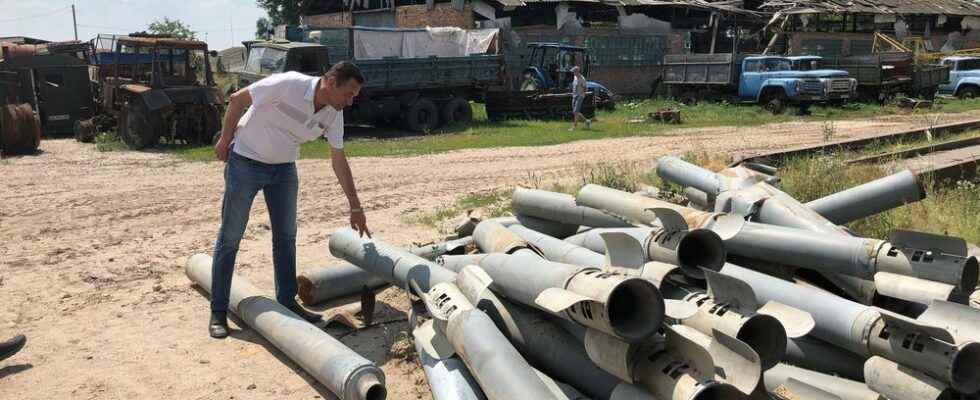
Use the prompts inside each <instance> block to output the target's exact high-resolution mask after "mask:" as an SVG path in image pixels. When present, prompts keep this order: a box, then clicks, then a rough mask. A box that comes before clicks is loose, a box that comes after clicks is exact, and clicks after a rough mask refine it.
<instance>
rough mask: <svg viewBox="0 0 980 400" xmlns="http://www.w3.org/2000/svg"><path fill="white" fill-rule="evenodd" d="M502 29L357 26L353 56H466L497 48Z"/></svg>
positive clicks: (361, 57)
mask: <svg viewBox="0 0 980 400" xmlns="http://www.w3.org/2000/svg"><path fill="white" fill-rule="evenodd" d="M499 31H500V30H499V29H474V30H464V29H460V28H425V29H411V30H383V29H356V28H355V29H354V58H355V59H360V60H368V59H378V58H384V57H400V58H425V57H431V56H436V57H464V56H468V55H471V54H484V53H488V52H493V51H495V50H496V46H494V40H495V39H496V37H497V33H498V32H499Z"/></svg>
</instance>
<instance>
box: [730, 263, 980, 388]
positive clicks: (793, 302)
mask: <svg viewBox="0 0 980 400" xmlns="http://www.w3.org/2000/svg"><path fill="white" fill-rule="evenodd" d="M721 273H722V274H725V275H729V276H733V277H736V278H738V279H740V280H742V281H744V282H745V283H748V284H749V285H750V286H751V287H752V289H753V290H754V291H755V294H756V297H757V299H758V300H759V301H760V302H761V301H769V300H775V301H779V302H781V303H784V304H787V305H790V306H793V307H796V308H799V309H802V310H805V311H807V312H809V313H810V314H811V315H812V316H813V318H814V320H815V321H816V326H815V328H814V330H813V332H812V334H813V335H814V336H816V337H817V338H819V339H823V340H825V341H827V342H830V343H832V344H835V345H837V346H840V347H843V348H845V349H848V350H850V351H852V352H854V353H856V354H858V355H862V356H876V355H877V356H882V357H885V358H887V359H889V360H891V361H894V362H898V363H900V364H902V365H904V366H908V367H913V368H916V369H918V370H919V371H921V372H923V373H925V374H927V375H929V376H931V377H933V378H935V379H938V380H940V381H942V382H945V383H948V384H950V385H951V386H952V387H953V388H954V389H956V390H958V391H960V392H963V393H966V394H971V393H975V392H977V391H978V390H980V369H977V368H976V365H978V364H980V343H978V342H965V343H962V344H957V343H956V340H955V339H954V338H953V335H951V334H950V333H949V332H948V331H946V330H945V329H943V328H940V327H935V326H931V325H926V324H923V323H921V322H919V321H916V320H912V319H909V318H906V317H902V316H899V315H896V314H893V313H890V312H887V311H885V310H881V309H877V308H873V307H867V306H864V305H861V304H858V303H854V302H852V301H849V300H846V299H843V298H840V297H837V296H834V295H832V294H829V293H826V292H823V291H820V290H816V289H813V288H809V287H805V286H801V285H797V284H793V283H790V282H786V281H783V280H780V279H776V278H773V277H770V276H768V275H765V274H761V273H758V272H755V271H752V270H749V269H745V268H741V267H739V266H737V265H733V264H726V265H725V267H724V268H722V270H721ZM865 374H867V370H865ZM865 377H866V378H868V377H867V375H866V376H865Z"/></svg>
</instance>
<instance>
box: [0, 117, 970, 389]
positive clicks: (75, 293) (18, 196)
mask: <svg viewBox="0 0 980 400" xmlns="http://www.w3.org/2000/svg"><path fill="white" fill-rule="evenodd" d="M974 118H980V110H978V111H972V112H969V113H961V114H942V115H940V116H939V118H938V121H935V120H933V119H930V118H926V117H923V116H921V115H919V116H890V117H882V118H878V119H868V120H856V121H838V122H835V123H834V124H833V131H832V134H833V139H845V138H849V137H859V136H867V135H873V134H880V133H884V132H888V131H899V130H905V129H913V128H921V127H926V126H929V124H930V122H931V123H940V124H941V123H951V122H958V121H965V120H969V119H974ZM827 133H828V132H827V125H825V124H824V123H823V122H821V121H814V122H793V123H783V124H776V125H767V126H762V127H753V128H738V129H736V128H730V127H729V128H726V127H719V128H706V129H681V130H676V131H673V132H672V133H671V135H669V136H661V137H642V138H625V139H604V140H592V141H580V142H573V143H567V144H562V145H556V146H546V147H525V148H498V149H480V150H462V151H455V152H450V153H443V154H435V155H425V156H416V157H404V158H392V157H388V158H354V159H352V160H351V164H352V168H353V170H354V175H355V177H356V181H357V184H358V187H359V191H360V197H361V201H362V203H363V204H364V206H365V207H366V208H367V210H368V214H367V215H368V223H369V225H370V226H371V228H372V230H373V231H374V233H375V236H376V237H378V238H380V239H382V240H385V241H387V242H390V243H393V244H397V245H409V244H411V243H412V242H420V241H426V240H433V239H436V238H437V237H438V236H439V233H438V232H436V230H435V229H433V228H430V227H425V226H420V225H413V224H410V223H408V222H405V221H406V219H407V218H406V217H408V216H411V215H416V214H418V213H423V212H431V211H432V210H433V209H434V208H435V207H438V206H441V205H448V204H451V203H452V202H453V201H454V200H455V199H457V198H458V197H460V196H462V195H464V194H466V193H470V192H477V191H485V190H491V189H508V188H511V187H513V186H514V185H518V184H526V183H528V182H530V181H533V182H540V183H542V184H549V183H552V182H557V181H571V180H574V179H577V178H578V177H579V176H580V175H581V173H582V171H583V169H587V168H588V167H587V165H589V164H594V163H596V162H598V161H601V162H603V163H607V164H615V163H630V164H632V165H633V166H634V167H635V168H639V169H642V170H646V169H649V168H652V166H653V164H654V163H655V161H656V159H657V157H659V156H661V155H664V154H668V153H673V154H681V153H685V152H688V151H707V152H724V153H728V154H733V155H739V154H744V153H749V152H760V151H765V150H774V149H780V148H786V147H791V146H798V145H803V144H809V143H817V142H820V141H823V140H824V137H825V135H827ZM41 149H42V150H43V153H42V154H40V155H38V156H29V157H16V158H8V159H4V160H0V172H2V179H0V304H2V306H0V339H3V338H6V337H9V336H12V335H13V334H15V333H18V332H23V333H25V334H27V336H28V343H27V347H26V348H25V350H24V351H23V352H21V353H20V354H18V355H16V356H15V357H13V358H11V359H8V360H6V361H4V362H2V363H0V398H4V399H50V398H59V399H70V398H78V399H93V398H98V399H123V398H126V399H129V398H175V399H176V398H180V399H229V398H237V399H240V398H248V399H283V398H285V399H313V398H317V396H319V397H320V398H331V396H330V394H329V393H328V392H327V391H326V390H325V389H324V388H323V387H322V386H320V385H319V384H316V383H315V382H314V381H313V380H312V379H311V378H310V377H309V376H307V375H305V374H304V373H302V371H301V370H300V369H299V367H297V366H296V365H295V364H292V363H291V362H289V361H288V360H287V359H286V358H285V356H284V355H283V354H282V353H280V352H278V351H277V350H275V349H274V348H272V347H271V345H269V344H268V343H267V342H265V341H264V340H263V339H262V338H260V337H258V336H257V335H256V334H255V333H254V332H251V331H247V330H246V331H239V332H235V333H234V335H233V337H231V338H228V339H227V340H223V341H217V340H213V339H210V338H209V337H208V335H207V333H206V328H205V326H206V324H207V320H208V319H207V318H208V302H207V298H206V297H205V296H204V295H203V294H202V292H200V291H198V290H197V289H195V288H193V287H192V286H191V285H190V284H189V281H188V279H187V278H186V277H185V276H184V273H183V264H184V261H185V260H186V259H187V257H188V256H189V255H191V254H193V253H198V252H205V253H209V252H210V251H211V248H212V243H213V241H214V238H215V234H216V232H217V229H218V218H219V207H220V201H221V195H222V191H223V180H222V170H223V164H221V163H219V162H186V161H180V160H178V159H177V158H175V157H174V156H172V155H169V154H161V153H149V152H129V151H124V152H109V153H100V152H98V151H96V150H95V149H94V146H93V145H91V144H80V143H77V142H75V141H74V140H70V139H66V140H47V141H43V142H42V143H41ZM299 171H300V176H301V178H300V180H301V182H302V183H301V185H300V196H299V197H300V199H299V214H298V216H299V221H298V222H299V233H298V237H297V245H298V249H297V254H298V266H299V268H300V269H302V268H304V267H310V266H316V265H327V264H330V263H334V262H336V260H335V259H333V258H331V257H330V256H329V254H328V252H327V247H326V245H327V238H328V235H329V234H330V232H332V231H333V230H334V229H336V228H338V227H341V226H344V225H346V223H347V204H346V199H345V198H344V196H343V194H342V193H341V191H340V188H339V185H338V184H337V183H336V178H334V176H333V172H332V170H331V168H330V164H329V161H328V160H301V161H300V162H299ZM271 258H272V257H271V242H270V231H269V225H268V216H267V213H266V210H265V203H264V202H263V200H262V198H261V196H259V197H258V198H257V199H256V202H255V204H254V206H253V209H252V219H251V222H250V224H249V227H248V230H247V231H246V235H245V237H244V239H243V241H242V244H241V252H240V254H239V256H238V268H237V273H238V274H240V275H242V276H245V277H247V278H249V279H250V280H252V282H254V283H255V284H256V285H257V286H259V287H260V288H264V289H266V290H268V291H269V293H270V294H271V293H272V288H273V284H272V271H271V269H272V268H271ZM379 300H381V304H380V305H379V311H380V314H379V315H378V316H377V318H376V320H381V321H386V320H396V319H399V318H402V315H401V314H400V311H399V310H404V309H405V306H406V299H405V298H404V296H402V295H401V294H400V293H399V292H398V291H397V290H394V289H388V290H387V291H385V292H384V293H383V294H382V296H381V297H380V298H379ZM234 322H237V321H236V320H233V323H234ZM406 329H407V325H406V324H405V323H404V322H395V323H389V324H385V325H382V326H379V327H373V328H369V329H366V330H363V331H360V332H357V333H355V334H351V335H347V336H345V337H343V339H342V341H343V342H344V343H346V344H347V345H349V346H350V347H351V348H353V349H354V350H355V351H358V352H360V353H361V354H363V355H365V356H366V357H367V358H369V359H371V360H373V361H375V362H376V363H377V364H378V365H380V366H381V367H382V368H383V369H384V370H385V373H386V374H387V377H388V388H389V393H390V396H389V398H391V399H412V398H423V397H424V398H428V389H427V388H426V386H425V384H424V382H425V381H424V376H423V374H422V372H421V369H420V368H418V367H417V366H416V364H415V362H414V360H413V359H412V356H411V354H412V353H413V350H412V345H411V343H410V341H409V340H408V339H407V338H406V337H405V335H404V334H403V333H402V332H403V331H405V330H406ZM331 332H335V331H331ZM336 332H339V331H336Z"/></svg>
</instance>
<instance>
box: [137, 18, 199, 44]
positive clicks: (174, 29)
mask: <svg viewBox="0 0 980 400" xmlns="http://www.w3.org/2000/svg"><path fill="white" fill-rule="evenodd" d="M147 30H148V31H149V32H150V33H152V34H155V35H167V36H173V37H176V38H180V39H197V32H195V31H192V30H191V28H190V26H187V25H185V24H184V23H183V22H181V21H180V20H177V19H170V18H167V17H163V21H161V20H156V21H153V22H151V23H150V26H149V28H147Z"/></svg>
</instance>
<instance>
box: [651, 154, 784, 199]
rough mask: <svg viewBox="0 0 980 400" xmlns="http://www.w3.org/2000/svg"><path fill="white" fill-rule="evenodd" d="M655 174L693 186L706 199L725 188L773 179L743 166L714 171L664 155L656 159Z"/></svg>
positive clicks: (745, 185) (725, 189)
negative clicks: (703, 194)
mask: <svg viewBox="0 0 980 400" xmlns="http://www.w3.org/2000/svg"><path fill="white" fill-rule="evenodd" d="M657 176H659V177H661V178H663V179H665V180H667V181H668V182H674V183H677V184H679V185H681V186H683V187H692V188H695V189H697V190H698V191H700V192H702V193H705V194H706V195H707V198H708V199H712V198H715V197H717V196H718V195H719V194H721V193H722V192H724V191H727V190H736V189H740V188H744V187H749V186H752V185H754V184H756V183H758V182H764V181H770V182H771V181H773V179H774V178H773V177H772V176H771V175H769V174H765V173H761V172H759V171H754V170H752V169H750V168H746V167H745V166H741V167H733V168H728V169H725V170H723V171H721V172H718V173H715V172H711V171H709V170H706V169H704V168H701V167H699V166H696V165H694V164H691V163H689V162H687V161H684V160H681V159H679V158H677V157H673V156H664V157H660V159H659V160H657Z"/></svg>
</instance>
